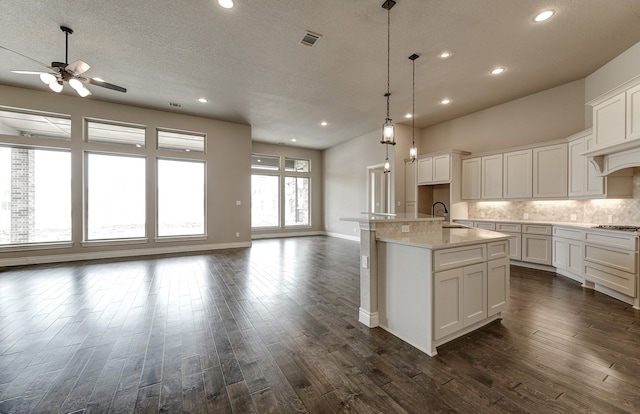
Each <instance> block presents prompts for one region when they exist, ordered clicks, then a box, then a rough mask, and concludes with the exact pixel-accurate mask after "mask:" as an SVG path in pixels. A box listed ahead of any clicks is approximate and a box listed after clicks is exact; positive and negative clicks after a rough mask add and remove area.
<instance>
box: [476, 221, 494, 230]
mask: <svg viewBox="0 0 640 414" xmlns="http://www.w3.org/2000/svg"><path fill="white" fill-rule="evenodd" d="M473 226H474V227H477V228H479V229H485V230H495V229H496V223H489V222H486V221H476V222H474V223H473Z"/></svg>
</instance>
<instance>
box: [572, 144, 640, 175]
mask: <svg viewBox="0 0 640 414" xmlns="http://www.w3.org/2000/svg"><path fill="white" fill-rule="evenodd" d="M580 155H583V156H585V157H587V158H589V161H590V162H591V164H593V165H594V166H595V168H596V171H598V175H600V176H605V175H609V174H611V173H613V172H616V171H619V170H622V169H625V168H632V167H640V139H635V140H630V141H623V142H621V143H619V144H614V145H609V146H607V147H604V148H594V149H592V150H589V151H586V152H583V153H582V154H580Z"/></svg>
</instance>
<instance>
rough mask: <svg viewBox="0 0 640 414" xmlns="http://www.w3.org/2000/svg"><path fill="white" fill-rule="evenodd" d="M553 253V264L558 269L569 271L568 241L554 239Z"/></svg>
mask: <svg viewBox="0 0 640 414" xmlns="http://www.w3.org/2000/svg"><path fill="white" fill-rule="evenodd" d="M552 242H553V248H552V249H553V251H552V256H553V259H552V260H551V264H552V265H553V267H555V268H556V269H560V270H567V257H568V254H569V253H568V245H569V241H568V240H566V239H562V238H558V237H553V238H552Z"/></svg>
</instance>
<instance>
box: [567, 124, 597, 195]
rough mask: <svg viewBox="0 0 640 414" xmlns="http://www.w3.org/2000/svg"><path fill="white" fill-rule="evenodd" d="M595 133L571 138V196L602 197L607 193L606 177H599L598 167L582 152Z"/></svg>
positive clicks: (569, 147) (569, 192) (569, 148)
mask: <svg viewBox="0 0 640 414" xmlns="http://www.w3.org/2000/svg"><path fill="white" fill-rule="evenodd" d="M592 140H593V135H591V134H590V133H587V134H586V135H579V136H578V137H577V138H575V139H573V140H571V141H570V142H569V144H568V147H567V150H568V153H569V187H568V194H569V197H574V198H579V197H601V196H604V195H605V178H604V177H599V176H598V175H597V174H598V171H597V170H596V167H595V166H594V165H593V164H592V163H591V162H589V159H588V158H587V157H585V156H583V155H580V154H582V153H583V152H585V151H586V150H587V149H588V147H589V142H590V141H592Z"/></svg>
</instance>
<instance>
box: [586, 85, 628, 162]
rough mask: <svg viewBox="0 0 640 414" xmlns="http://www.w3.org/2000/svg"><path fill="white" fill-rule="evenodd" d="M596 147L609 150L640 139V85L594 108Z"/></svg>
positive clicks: (594, 147)
mask: <svg viewBox="0 0 640 414" xmlns="http://www.w3.org/2000/svg"><path fill="white" fill-rule="evenodd" d="M593 133H594V146H593V148H589V150H591V149H599V148H607V147H610V146H613V145H616V144H623V143H625V142H626V141H632V140H636V139H639V138H640V85H637V86H634V87H632V88H630V89H628V90H626V91H624V92H620V93H618V94H617V95H614V96H612V97H610V98H608V99H606V100H604V101H602V102H599V103H597V104H595V105H594V106H593Z"/></svg>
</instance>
